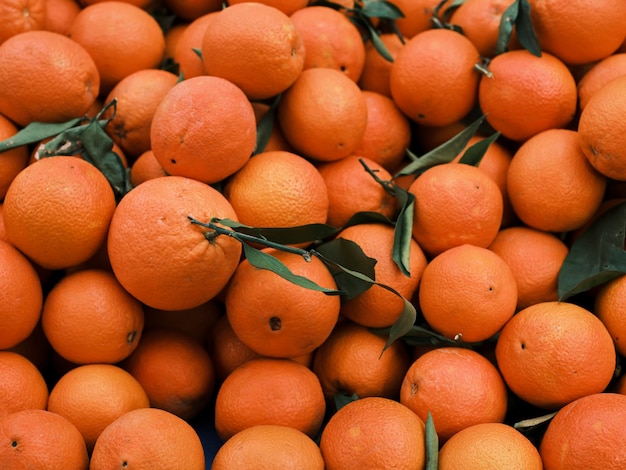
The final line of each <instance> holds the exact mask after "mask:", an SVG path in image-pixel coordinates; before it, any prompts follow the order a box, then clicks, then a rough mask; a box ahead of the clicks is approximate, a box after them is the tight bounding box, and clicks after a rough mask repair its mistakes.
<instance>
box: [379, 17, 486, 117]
mask: <svg viewBox="0 0 626 470" xmlns="http://www.w3.org/2000/svg"><path fill="white" fill-rule="evenodd" d="M479 61H480V54H479V52H478V49H476V46H474V44H472V43H471V41H470V40H469V39H467V38H466V37H465V36H463V35H462V34H459V33H457V32H456V31H453V30H450V29H430V30H427V31H423V32H421V33H419V34H417V35H415V36H413V37H412V38H411V39H409V40H408V41H407V42H406V44H405V45H404V47H402V49H400V50H399V51H398V55H397V56H396V58H395V60H394V62H393V66H392V67H391V73H390V75H389V86H390V90H391V97H392V98H393V100H394V101H395V102H396V104H397V105H398V107H399V108H400V109H401V110H402V111H403V112H404V113H405V114H406V115H407V116H408V117H409V118H411V119H412V120H413V121H415V122H417V123H419V124H423V125H430V126H445V125H448V124H451V123H453V122H455V121H457V120H459V119H461V118H463V117H465V115H467V114H468V113H469V112H470V111H471V110H472V108H473V107H474V105H475V104H476V101H477V90H478V82H479V79H480V75H479V73H478V72H477V71H476V70H475V69H474V65H475V64H476V63H478V62H479Z"/></svg>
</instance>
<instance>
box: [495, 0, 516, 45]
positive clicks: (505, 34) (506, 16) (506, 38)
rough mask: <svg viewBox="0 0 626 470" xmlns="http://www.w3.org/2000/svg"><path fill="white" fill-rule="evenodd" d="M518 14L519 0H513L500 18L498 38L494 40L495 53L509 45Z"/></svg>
mask: <svg viewBox="0 0 626 470" xmlns="http://www.w3.org/2000/svg"><path fill="white" fill-rule="evenodd" d="M518 14H519V2H518V1H517V0H515V1H514V2H513V3H511V4H510V5H509V6H508V7H507V9H506V10H504V13H503V14H502V17H501V18H500V26H499V28H498V40H497V42H496V55H498V54H502V53H503V52H505V51H506V50H507V49H508V47H509V42H511V35H512V34H513V28H514V27H515V22H516V21H517V16H518Z"/></svg>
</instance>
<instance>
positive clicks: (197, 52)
mask: <svg viewBox="0 0 626 470" xmlns="http://www.w3.org/2000/svg"><path fill="white" fill-rule="evenodd" d="M191 50H192V51H193V52H195V54H196V55H197V56H198V57H199V58H200V60H202V49H198V48H197V47H192V48H191Z"/></svg>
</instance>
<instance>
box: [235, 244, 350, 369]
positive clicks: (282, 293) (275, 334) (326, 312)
mask: <svg viewBox="0 0 626 470" xmlns="http://www.w3.org/2000/svg"><path fill="white" fill-rule="evenodd" d="M264 253H265V254H267V255H271V256H274V257H276V258H277V259H278V260H279V261H281V262H282V263H283V264H284V265H285V266H286V267H287V268H288V269H289V270H290V271H291V272H292V273H294V274H296V275H299V276H303V277H305V278H307V279H309V280H311V281H313V282H315V283H316V284H318V285H319V286H322V287H325V288H327V289H336V288H337V285H336V284H335V280H334V278H333V276H332V274H331V273H330V271H329V270H328V268H327V267H326V265H325V264H324V263H323V262H322V261H320V259H319V258H318V257H316V256H312V257H311V259H310V260H307V259H305V258H304V257H303V256H301V255H298V254H293V253H288V252H286V251H280V250H277V249H273V248H266V249H265V250H264ZM225 304H226V314H227V315H228V321H229V322H230V325H231V326H232V328H233V331H234V332H235V334H236V335H237V337H238V338H239V339H240V340H241V342H242V343H244V344H245V345H246V346H248V347H249V348H250V349H252V350H253V351H255V352H256V353H258V354H261V355H263V356H271V357H280V358H286V357H294V356H300V355H302V354H307V353H309V352H311V351H313V350H314V349H315V348H317V347H318V346H320V345H321V344H322V343H323V342H324V341H325V340H326V338H328V336H329V335H330V332H331V331H332V329H333V328H334V326H335V324H336V323H337V319H338V316H339V307H340V300H339V296H337V295H326V294H324V293H323V292H319V291H315V290H312V289H307V288H305V287H301V286H298V285H296V284H294V283H292V282H290V281H287V280H286V279H284V278H282V277H280V276H279V275H278V274H276V273H274V272H272V271H270V270H267V269H257V268H255V267H254V266H253V265H252V264H250V262H249V261H248V260H247V259H246V260H244V261H242V262H241V264H240V265H239V267H238V268H237V271H235V274H234V275H233V277H232V279H231V280H230V283H229V284H228V286H227V288H226V299H225Z"/></svg>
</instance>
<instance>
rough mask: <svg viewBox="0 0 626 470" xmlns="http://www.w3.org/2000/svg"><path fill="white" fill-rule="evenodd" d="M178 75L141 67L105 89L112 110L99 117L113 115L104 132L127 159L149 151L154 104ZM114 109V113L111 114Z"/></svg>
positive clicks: (160, 99)
mask: <svg viewBox="0 0 626 470" xmlns="http://www.w3.org/2000/svg"><path fill="white" fill-rule="evenodd" d="M177 81H178V77H177V76H176V75H174V74H173V73H171V72H167V71H165V70H156V69H144V70H138V71H137V72H134V73H131V74H130V75H128V76H126V77H124V78H123V79H122V80H120V81H119V82H118V83H117V85H115V86H114V87H113V89H112V90H111V91H110V92H109V94H108V96H107V98H106V102H107V103H110V102H111V101H112V100H113V99H116V100H117V103H116V106H115V110H113V108H109V111H108V112H107V113H106V114H105V115H104V116H103V117H104V118H105V119H106V118H109V117H111V116H113V118H112V119H111V121H110V122H109V124H108V126H107V127H106V130H107V133H108V134H109V135H110V136H111V139H113V141H114V142H115V143H116V144H118V145H119V146H120V147H121V149H122V151H123V152H124V154H125V155H126V156H128V157H129V158H130V160H131V161H134V160H136V159H137V157H138V156H139V155H141V154H142V153H143V152H145V151H147V150H150V148H151V142H150V126H151V125H152V117H153V116H154V113H155V111H156V108H157V106H158V105H159V104H160V103H161V101H162V100H163V98H164V97H165V95H166V94H167V92H168V91H170V90H171V89H172V88H173V87H174V85H176V82H177ZM113 112H115V115H113Z"/></svg>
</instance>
